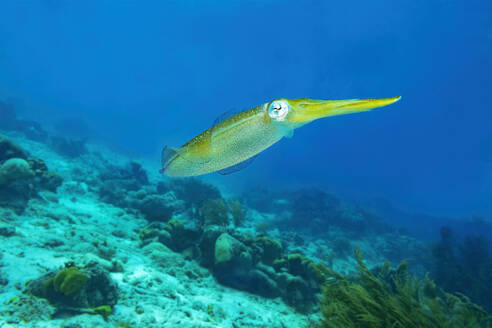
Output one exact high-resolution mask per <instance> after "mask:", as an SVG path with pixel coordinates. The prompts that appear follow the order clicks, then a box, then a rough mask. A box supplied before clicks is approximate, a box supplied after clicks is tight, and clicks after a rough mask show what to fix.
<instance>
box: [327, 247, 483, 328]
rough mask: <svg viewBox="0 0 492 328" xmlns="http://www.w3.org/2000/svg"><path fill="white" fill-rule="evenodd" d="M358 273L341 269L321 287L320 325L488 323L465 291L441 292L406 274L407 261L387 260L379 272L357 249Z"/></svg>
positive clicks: (400, 325)
mask: <svg viewBox="0 0 492 328" xmlns="http://www.w3.org/2000/svg"><path fill="white" fill-rule="evenodd" d="M355 258H356V260H357V263H358V265H359V276H358V278H357V280H356V281H350V280H348V279H346V278H344V277H342V276H340V275H338V274H335V275H334V276H333V278H334V279H332V280H329V282H327V283H325V285H324V287H323V297H322V302H321V310H322V314H323V317H324V320H323V323H322V327H327V328H331V327H333V328H334V327H348V328H350V327H354V328H355V327H367V328H372V327H375V328H376V327H456V328H458V327H489V326H490V323H491V322H490V317H489V316H488V314H487V313H486V312H485V311H484V310H483V309H481V308H480V307H478V306H477V305H475V304H473V303H471V302H470V301H469V300H468V299H467V298H466V297H464V296H460V295H458V296H454V295H450V294H447V293H441V294H442V297H439V296H437V295H438V291H436V290H435V288H434V286H433V283H432V282H430V281H429V280H428V279H427V278H426V279H424V280H419V279H418V278H416V277H411V276H410V275H409V273H408V269H407V265H406V262H402V263H401V264H400V265H399V266H398V267H397V268H396V269H395V270H393V269H391V268H390V266H389V264H388V263H386V264H384V265H383V266H382V267H381V269H380V270H379V272H378V273H377V274H374V273H372V272H371V271H370V270H369V269H368V268H367V267H366V265H365V264H364V263H363V260H362V252H361V251H360V250H358V249H356V250H355Z"/></svg>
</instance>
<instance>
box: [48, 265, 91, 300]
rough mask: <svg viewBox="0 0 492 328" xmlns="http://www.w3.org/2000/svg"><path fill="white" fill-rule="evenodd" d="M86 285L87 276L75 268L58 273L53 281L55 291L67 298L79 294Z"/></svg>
mask: <svg viewBox="0 0 492 328" xmlns="http://www.w3.org/2000/svg"><path fill="white" fill-rule="evenodd" d="M47 282H48V281H47ZM86 283H87V275H86V274H85V273H82V272H80V271H79V269H78V268H75V267H71V268H67V269H65V270H62V271H60V272H58V273H57V274H56V276H55V277H54V278H53V280H52V284H53V288H54V290H55V291H56V292H60V293H63V294H64V295H66V296H70V295H73V294H75V293H77V292H78V291H80V290H81V289H82V288H83V287H84V286H85V284H86Z"/></svg>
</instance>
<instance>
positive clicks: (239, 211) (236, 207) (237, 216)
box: [229, 199, 246, 228]
mask: <svg viewBox="0 0 492 328" xmlns="http://www.w3.org/2000/svg"><path fill="white" fill-rule="evenodd" d="M229 207H230V208H231V214H232V222H233V223H234V226H235V227H236V228H237V227H240V226H242V225H243V223H244V219H245V217H246V213H245V211H244V209H243V206H242V205H241V203H240V202H238V201H237V200H234V199H230V200H229Z"/></svg>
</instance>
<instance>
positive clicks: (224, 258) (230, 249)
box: [215, 232, 247, 266]
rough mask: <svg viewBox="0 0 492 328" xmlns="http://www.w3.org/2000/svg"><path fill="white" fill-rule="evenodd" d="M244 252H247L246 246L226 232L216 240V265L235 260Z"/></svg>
mask: <svg viewBox="0 0 492 328" xmlns="http://www.w3.org/2000/svg"><path fill="white" fill-rule="evenodd" d="M243 252H247V249H246V246H245V245H244V244H243V243H241V242H240V241H238V240H237V239H235V238H233V237H231V236H230V235H229V234H227V233H225V232H224V233H222V234H221V235H220V236H219V238H217V240H216V242H215V265H216V266H222V265H227V264H229V263H231V262H235V261H237V259H238V258H239V256H240V255H241V253H243Z"/></svg>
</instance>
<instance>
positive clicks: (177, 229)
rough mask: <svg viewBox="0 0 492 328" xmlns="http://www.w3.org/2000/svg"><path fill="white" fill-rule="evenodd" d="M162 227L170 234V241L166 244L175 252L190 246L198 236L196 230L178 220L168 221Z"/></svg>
mask: <svg viewBox="0 0 492 328" xmlns="http://www.w3.org/2000/svg"><path fill="white" fill-rule="evenodd" d="M164 229H165V230H166V231H167V232H169V234H170V235H171V242H170V244H169V245H166V246H168V247H169V248H171V249H172V250H173V251H176V252H181V251H183V250H185V249H186V248H189V247H191V246H192V245H193V244H194V243H195V242H196V241H197V239H198V237H199V232H198V231H196V230H192V229H188V228H186V227H185V225H184V224H183V223H182V222H180V221H178V220H171V221H169V222H168V223H167V225H166V227H165V228H164Z"/></svg>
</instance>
